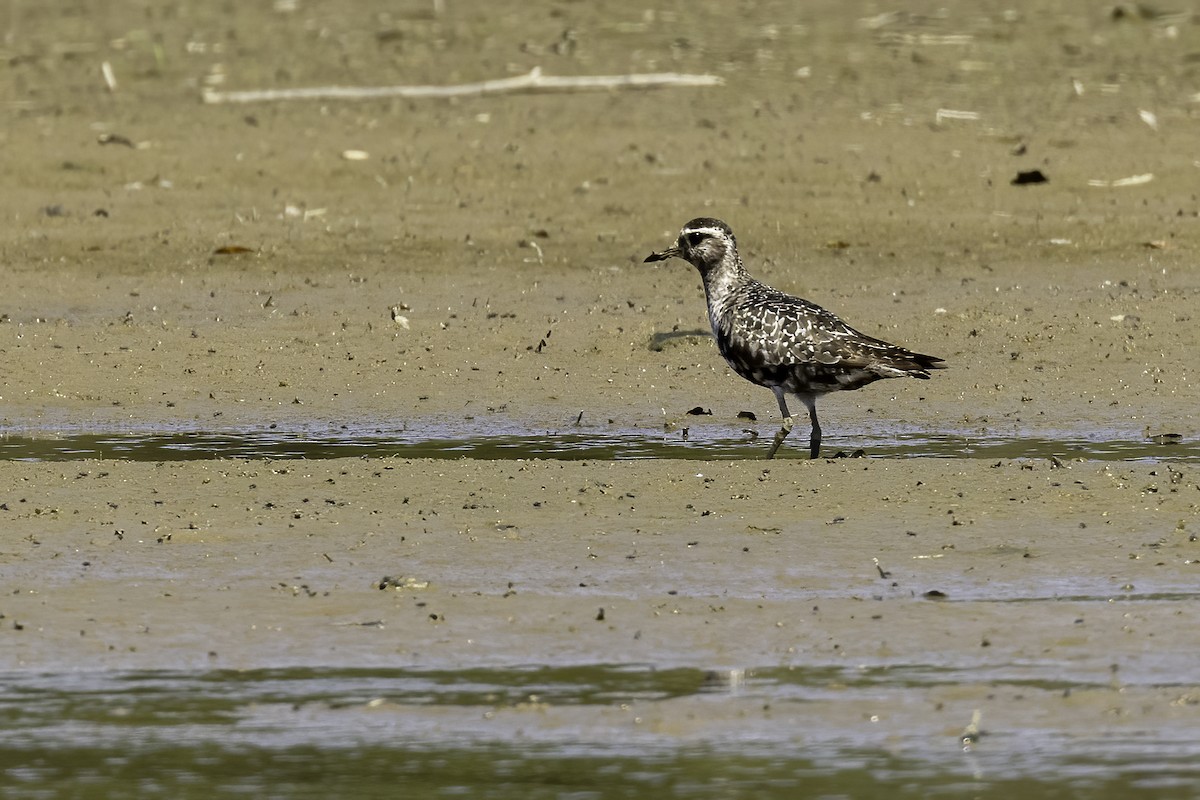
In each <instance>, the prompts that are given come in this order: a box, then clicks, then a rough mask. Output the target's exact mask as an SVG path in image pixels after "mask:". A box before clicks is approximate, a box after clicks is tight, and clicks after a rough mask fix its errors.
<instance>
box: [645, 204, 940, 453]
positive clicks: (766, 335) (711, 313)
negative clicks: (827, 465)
mask: <svg viewBox="0 0 1200 800" xmlns="http://www.w3.org/2000/svg"><path fill="white" fill-rule="evenodd" d="M671 258H680V259H683V260H684V261H687V262H688V263H690V264H691V265H692V266H693V267H695V268H696V269H697V270H698V271H699V272H700V278H701V280H702V281H703V282H704V296H705V298H706V299H707V302H708V321H709V323H710V324H711V325H712V331H713V337H714V338H715V339H716V342H717V349H718V350H719V351H720V353H721V355H722V356H723V357H724V358H725V361H726V362H727V363H728V364H729V366H730V367H732V368H733V371H734V372H736V373H737V374H738V375H740V376H741V377H743V378H745V379H746V380H748V381H750V382H751V383H753V384H756V385H758V386H765V387H766V388H768V389H770V390H771V391H772V392H773V393H774V394H775V399H776V400H777V401H778V402H779V412H780V413H781V414H783V427H782V428H780V430H779V432H778V433H777V434H775V439H774V442H773V443H772V445H771V447H770V450H769V451H768V452H767V458H769V459H770V458H774V457H775V454H776V453H777V452H778V450H779V446H780V445H781V444H782V443H783V440H784V439H785V438H787V435H788V434H789V433H791V430H792V427H793V425H794V422H795V420H794V419H793V418H792V414H791V412H790V411H788V406H787V395H788V394H792V395H794V396H795V397H796V398H798V399H799V400H800V402H801V403H802V404H803V405H804V407H805V408H807V409H808V418H809V422H810V423H811V424H812V432H811V434H810V436H809V443H808V444H809V455H810V457H811V458H817V457H818V456H819V454H820V452H821V424H820V422H818V421H817V398H818V397H820V396H821V395H825V394H829V393H830V392H840V391H850V390H853V389H861V388H862V387H863V386H866V385H867V384H869V383H874V382H875V381H877V380H880V379H881V378H903V377H911V378H920V379H922V380H928V378H929V377H930V374H929V373H930V370H935V369H945V367H946V365H945V363H944V359H941V358H938V357H936V356H930V355H925V354H923V353H917V352H914V351H912V350H909V349H907V348H904V347H901V346H899V345H895V344H891V343H890V342H885V341H883V340H882V339H876V338H875V337H873V336H868V335H867V334H865V333H861V332H860V331H857V330H855V329H854V328H851V327H850V326H849V325H847V324H846V323H845V322H842V320H841V319H839V318H838V317H837V316H836V315H835V314H833V313H832V312H830V311H826V310H825V309H824V308H821V307H820V306H818V305H816V304H815V303H811V302H809V301H808V300H804V299H802V298H799V297H794V296H792V295H790V294H786V293H784V292H781V291H779V290H778V289H773V288H771V287H770V286H767V285H766V284H765V283H761V282H759V281H757V280H755V279H754V278H753V277H751V276H750V273H748V272H747V271H746V267H745V265H744V264H743V263H742V257H741V256H740V255H739V254H738V249H737V240H736V239H735V238H734V235H733V230H732V229H731V228H730V227H729V226H728V225H726V224H725V223H724V222H722V221H721V220H719V219H713V218H710V217H699V218H697V219H694V220H692V221H691V222H689V223H687V224H686V225H684V226H683V230H681V231H680V232H679V238H678V239H677V240H676V241H675V243H674V244H673V245H671V246H670V247H668V248H667V249H666V250H662V251H660V252H653V253H651V254H650V255H648V256H647V257H646V258H645V261H644V263H650V262H655V261H666V260H668V259H671Z"/></svg>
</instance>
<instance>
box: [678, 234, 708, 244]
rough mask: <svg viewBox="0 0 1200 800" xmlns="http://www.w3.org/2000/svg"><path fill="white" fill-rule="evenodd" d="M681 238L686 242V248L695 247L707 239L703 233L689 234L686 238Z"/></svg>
mask: <svg viewBox="0 0 1200 800" xmlns="http://www.w3.org/2000/svg"><path fill="white" fill-rule="evenodd" d="M683 238H684V239H685V240H686V241H687V243H688V247H695V246H696V245H698V244H700V243H701V242H703V241H704V240H705V239H707V238H708V235H707V234H703V233H689V234H688V235H687V236H684V237H683Z"/></svg>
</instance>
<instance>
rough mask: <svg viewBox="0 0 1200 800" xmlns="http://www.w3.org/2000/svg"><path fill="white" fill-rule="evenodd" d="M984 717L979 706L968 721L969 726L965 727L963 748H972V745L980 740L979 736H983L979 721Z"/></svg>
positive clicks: (962, 737) (961, 738)
mask: <svg viewBox="0 0 1200 800" xmlns="http://www.w3.org/2000/svg"><path fill="white" fill-rule="evenodd" d="M982 719H983V713H982V712H981V711H980V710H979V709H978V708H977V709H975V710H974V711H972V712H971V721H970V722H969V723H967V727H965V728H963V732H962V736H961V737H960V740H961V741H962V745H963V749H964V750H970V749H971V745H973V744H975V743H976V742H978V741H979V737H980V736H983V731H981V730H980V729H979V723H980V721H982Z"/></svg>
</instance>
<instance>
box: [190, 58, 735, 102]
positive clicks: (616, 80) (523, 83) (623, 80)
mask: <svg viewBox="0 0 1200 800" xmlns="http://www.w3.org/2000/svg"><path fill="white" fill-rule="evenodd" d="M724 83H725V81H724V80H723V79H722V78H720V77H719V76H717V75H686V74H680V73H677V72H657V73H643V74H633V75H580V76H576V77H563V76H554V75H543V74H542V70H541V68H540V67H537V68H534V70H533V71H532V72H530V73H529V74H527V75H517V76H516V77H513V78H499V79H497V80H490V81H480V82H478V83H460V84H458V85H456V86H311V87H308V88H302V89H258V90H251V91H245V92H219V91H217V90H215V89H211V88H206V89H205V90H204V102H205V103H259V102H270V101H274V100H372V99H378V98H382V97H465V96H480V95H485V94H501V93H504V92H562V91H576V90H583V91H588V90H596V89H650V88H657V87H661V86H720V85H722V84H724Z"/></svg>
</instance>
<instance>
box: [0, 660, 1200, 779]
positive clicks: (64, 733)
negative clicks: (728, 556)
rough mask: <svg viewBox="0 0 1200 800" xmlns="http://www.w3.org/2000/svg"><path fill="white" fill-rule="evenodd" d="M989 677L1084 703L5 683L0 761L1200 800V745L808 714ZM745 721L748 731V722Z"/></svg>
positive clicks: (775, 677) (921, 686)
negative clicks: (1027, 696) (810, 727)
mask: <svg viewBox="0 0 1200 800" xmlns="http://www.w3.org/2000/svg"><path fill="white" fill-rule="evenodd" d="M1001 672H1002V671H1001ZM984 679H987V680H990V681H992V683H991V685H992V686H993V687H994V688H995V689H996V690H997V691H1002V690H1005V689H1009V688H1013V687H1017V688H1020V689H1022V690H1023V691H1027V692H1038V691H1041V692H1048V693H1049V692H1056V693H1061V692H1062V691H1064V690H1066V689H1068V688H1069V689H1072V690H1075V691H1082V690H1086V689H1088V688H1089V687H1088V686H1087V685H1086V684H1081V683H1080V682H1078V681H1075V682H1069V683H1068V682H1063V681H1054V680H1040V681H1039V680H1032V681H1031V680H1025V681H1007V680H1005V679H1004V677H1003V675H1002V674H1001V673H1000V672H997V673H996V674H990V675H982V674H978V673H973V674H964V673H963V672H962V671H960V670H947V669H941V668H936V667H931V666H919V665H918V666H913V667H908V668H905V667H900V668H891V669H886V668H880V669H855V668H843V667H805V668H795V669H792V668H783V667H776V668H768V669H761V670H754V669H749V670H719V671H707V670H700V669H686V668H678V669H665V670H656V669H654V668H653V667H650V666H638V665H622V666H614V665H604V664H595V665H577V666H570V667H528V668H500V669H485V668H477V669H469V670H461V671H453V670H405V669H382V670H368V669H321V668H306V669H263V670H250V671H236V670H213V671H208V672H203V671H202V672H174V671H156V672H67V673H50V674H33V675H31V674H25V673H10V674H7V675H3V676H0V680H2V681H3V684H4V687H5V691H4V692H3V699H2V700H0V719H2V720H3V722H4V724H3V725H2V726H0V752H3V754H4V760H5V762H6V763H5V764H4V775H5V779H6V784H7V787H6V788H7V791H6V792H5V796H6V797H14V798H24V797H48V796H61V794H62V793H69V794H70V795H71V796H76V797H101V796H106V797H111V796H131V797H132V796H138V797H159V796H171V797H190V796H196V797H199V796H202V795H203V796H211V793H212V792H213V791H218V792H219V793H221V794H243V795H250V796H258V797H267V796H273V797H276V796H277V797H281V796H289V797H297V796H299V797H328V796H334V795H335V794H338V793H340V792H346V791H353V792H354V793H355V794H356V795H360V796H368V797H371V796H385V795H386V796H394V795H395V793H396V792H400V791H402V792H403V793H404V794H413V793H416V794H418V795H426V794H430V795H432V796H439V797H452V796H469V797H489V798H523V797H537V798H541V797H588V798H609V797H614V798H615V797H633V796H657V797H681V798H699V797H727V796H754V797H768V798H770V797H779V798H783V797H795V796H797V795H796V792H797V787H798V786H800V785H802V786H804V787H805V789H806V794H807V795H809V796H815V795H823V794H824V793H826V792H833V793H834V796H855V797H862V796H888V797H956V796H962V792H964V791H969V792H970V794H971V796H989V797H992V796H994V797H1001V796H1012V795H1013V794H1015V793H1017V792H1021V793H1023V794H1025V795H1028V796H1031V797H1062V796H1081V795H1086V796H1089V797H1111V798H1118V797H1120V798H1126V797H1184V796H1189V794H1190V793H1193V792H1195V791H1196V790H1198V789H1200V743H1198V742H1197V741H1196V740H1195V739H1194V737H1186V736H1181V735H1180V734H1181V731H1178V730H1161V731H1153V732H1146V731H1139V732H1134V733H1127V734H1116V733H1110V734H1109V735H1106V736H1079V737H1071V736H1065V737H1064V736H1061V735H1059V734H1058V733H1057V732H1056V733H1055V734H1054V735H1050V734H1049V733H1048V732H1046V731H1044V730H1037V729H1035V728H1030V729H1027V730H1021V729H1016V730H1013V729H1007V730H1003V731H1000V730H995V731H991V730H989V729H988V726H987V720H986V719H984V720H982V724H981V726H980V731H981V734H980V735H979V736H978V738H976V739H975V740H974V741H972V742H968V743H967V744H966V746H964V741H963V738H962V735H961V733H958V732H956V731H954V730H947V729H946V726H944V725H943V726H941V727H934V728H928V729H926V728H923V727H922V728H916V729H913V730H910V731H905V732H904V735H902V736H899V737H897V736H896V735H895V731H891V735H889V734H888V732H887V731H886V730H883V729H881V728H880V727H878V726H872V725H869V724H866V725H861V726H853V725H845V726H843V731H844V734H843V736H842V737H841V738H840V739H832V740H831V739H829V738H828V737H827V736H824V735H823V734H824V733H827V731H824V732H822V734H819V735H818V736H815V737H814V736H810V735H808V734H807V733H806V730H807V725H806V722H805V719H806V715H807V711H806V708H808V707H809V705H808V704H811V703H819V702H820V701H821V700H823V699H825V698H828V697H836V698H837V699H838V700H839V701H843V702H845V701H849V702H853V701H855V700H863V699H872V700H875V701H877V702H878V706H879V707H880V708H881V709H886V708H888V707H889V706H890V705H891V704H893V703H902V702H903V700H902V696H903V695H904V693H906V692H908V693H911V692H913V691H916V692H920V691H922V690H925V689H928V688H929V687H932V686H948V687H949V686H960V685H962V684H963V682H964V680H966V681H968V682H973V681H981V680H984ZM1093 688H1097V689H1103V688H1104V687H1103V686H1098V687H1093ZM673 703H674V704H678V703H683V704H687V710H688V713H687V714H686V715H685V718H686V720H687V722H686V724H683V725H680V726H671V732H664V731H663V730H661V729H660V730H653V729H652V728H651V726H649V725H646V724H643V721H642V719H641V717H640V716H638V715H640V714H646V715H648V716H649V715H652V714H653V713H654V712H655V706H659V705H664V706H669V705H671V704H673ZM713 704H721V705H723V706H726V707H728V706H729V705H730V704H732V705H733V706H734V707H735V709H736V710H735V713H734V714H733V715H732V719H731V718H730V715H729V714H728V713H717V714H716V715H715V716H713V717H707V716H706V715H705V713H704V712H705V708H706V706H709V707H715V706H713ZM747 717H749V718H751V719H752V720H753V722H752V724H744V723H743V722H738V721H737V720H738V719H739V718H740V719H745V718H747ZM968 721H969V720H963V723H964V724H965V723H967V722H968ZM817 727H818V728H820V727H821V725H820V724H818V725H817ZM951 727H953V726H951Z"/></svg>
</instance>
